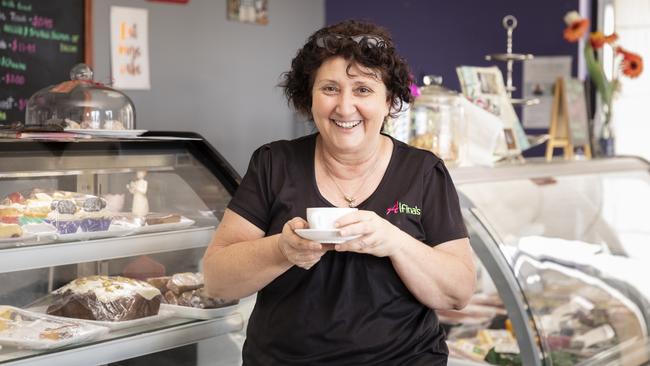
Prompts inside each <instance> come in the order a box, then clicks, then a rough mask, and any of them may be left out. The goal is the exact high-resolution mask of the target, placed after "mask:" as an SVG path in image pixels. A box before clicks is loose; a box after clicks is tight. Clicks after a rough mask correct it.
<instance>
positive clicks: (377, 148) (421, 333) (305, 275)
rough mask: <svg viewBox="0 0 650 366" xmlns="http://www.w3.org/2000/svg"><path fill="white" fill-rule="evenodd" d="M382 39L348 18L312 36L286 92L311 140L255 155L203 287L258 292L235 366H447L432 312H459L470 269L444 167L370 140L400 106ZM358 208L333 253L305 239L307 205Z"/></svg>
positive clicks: (208, 257) (403, 77) (387, 43)
mask: <svg viewBox="0 0 650 366" xmlns="http://www.w3.org/2000/svg"><path fill="white" fill-rule="evenodd" d="M408 75H409V73H408V68H407V66H406V64H405V62H404V61H403V60H402V59H401V58H400V57H399V56H397V54H396V53H395V48H394V46H393V43H392V41H391V39H390V36H389V34H388V33H387V32H386V31H385V30H384V29H382V28H380V27H378V26H375V25H373V24H370V23H361V22H356V21H345V22H342V23H340V24H336V25H333V26H330V27H326V28H324V29H321V30H319V31H317V32H316V33H314V34H313V35H312V36H311V37H310V38H309V39H308V41H307V43H306V44H305V45H304V47H303V48H302V49H300V50H299V51H298V54H297V56H296V57H295V58H294V60H293V62H292V67H291V71H289V72H288V73H286V74H285V79H284V83H283V86H284V88H285V94H286V95H287V97H288V99H289V101H290V103H292V104H293V106H294V107H295V108H296V109H297V110H298V111H300V112H303V113H305V114H306V115H308V116H310V117H311V118H313V121H314V123H315V125H316V127H317V129H318V133H317V134H314V135H311V136H306V137H303V138H299V139H296V140H293V141H277V142H273V143H270V144H267V145H264V146H262V147H261V148H259V149H258V150H257V151H255V153H254V154H253V157H252V159H251V162H250V166H249V168H248V171H247V173H246V175H245V177H244V179H243V180H242V183H241V186H240V187H239V190H238V191H237V193H236V194H235V197H233V200H232V201H231V203H230V204H229V206H228V210H226V212H225V214H224V217H223V219H222V221H221V224H220V225H219V227H218V229H217V231H216V233H215V235H214V239H213V241H212V243H211V245H210V247H209V248H208V250H207V252H206V254H205V257H204V272H205V281H206V288H207V290H208V291H209V293H211V294H212V295H214V296H218V297H221V298H226V299H236V298H242V297H245V296H248V295H250V294H253V293H255V292H258V295H257V302H256V305H255V308H254V310H253V313H252V315H251V318H250V321H249V325H248V329H247V338H246V343H245V345H244V351H243V360H244V364H245V365H348V364H349V365H375V364H376V365H438V364H440V365H443V364H446V360H447V348H446V345H445V342H444V333H443V331H442V329H441V328H440V326H439V325H438V320H437V317H436V314H435V312H434V311H433V310H432V309H460V308H462V307H464V306H465V304H466V303H467V302H468V300H469V298H470V296H471V294H472V292H473V287H474V281H475V279H474V265H473V261H472V256H471V249H470V246H469V241H468V239H467V231H466V229H465V227H464V224H463V220H462V217H461V214H460V209H459V205H458V197H457V194H456V191H455V189H454V187H453V184H452V182H451V179H450V178H449V175H448V173H447V170H446V169H445V167H444V165H443V164H442V162H441V161H440V160H439V159H438V158H436V157H435V156H434V155H433V154H432V153H430V152H427V151H424V150H418V149H415V148H412V147H409V146H407V145H405V144H403V143H401V142H398V141H397V140H394V139H391V138H390V137H388V136H386V135H383V134H381V133H380V130H381V128H382V124H383V122H384V120H385V119H386V118H387V116H389V115H390V114H391V112H395V111H397V110H399V108H400V107H401V101H402V100H403V101H407V102H408V101H410V99H411V96H410V94H409V83H410V79H409V76H408ZM320 206H337V207H357V208H358V209H359V210H358V211H356V212H354V213H351V214H348V215H346V216H344V217H342V218H340V219H339V220H338V225H337V226H338V228H340V235H341V236H352V235H361V237H359V238H358V239H354V240H349V241H347V242H345V243H343V244H339V245H322V244H319V243H316V242H311V241H309V240H306V239H303V238H301V237H299V236H298V235H296V234H295V232H294V230H296V229H301V228H307V227H308V224H307V222H306V221H305V220H304V219H303V217H304V215H305V210H306V208H307V207H320Z"/></svg>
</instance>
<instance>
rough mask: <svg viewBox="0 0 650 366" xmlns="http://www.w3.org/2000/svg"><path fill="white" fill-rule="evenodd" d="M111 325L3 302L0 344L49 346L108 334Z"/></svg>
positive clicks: (23, 346)
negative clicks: (70, 318) (43, 312)
mask: <svg viewBox="0 0 650 366" xmlns="http://www.w3.org/2000/svg"><path fill="white" fill-rule="evenodd" d="M107 331H108V329H106V328H104V327H98V326H95V325H89V324H83V323H80V322H75V321H72V320H70V321H68V320H66V319H61V318H56V317H52V316H48V315H44V314H39V313H34V312H31V311H27V310H23V309H20V308H16V307H13V306H7V305H0V344H1V345H5V346H11V347H18V348H26V349H49V348H55V347H62V346H65V345H68V344H71V343H78V342H82V341H85V340H90V339H93V338H96V337H97V336H99V335H102V334H105V333H106V332H107Z"/></svg>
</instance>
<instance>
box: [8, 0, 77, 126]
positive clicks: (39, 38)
mask: <svg viewBox="0 0 650 366" xmlns="http://www.w3.org/2000/svg"><path fill="white" fill-rule="evenodd" d="M89 8H90V0H47V1H39V0H0V25H1V29H0V126H2V125H8V124H11V123H13V122H19V121H20V122H24V120H25V107H26V105H27V101H28V100H29V97H30V96H31V95H32V94H34V93H35V92H37V91H38V90H40V89H42V88H44V87H46V86H49V85H53V84H58V83H60V82H62V81H65V80H69V78H70V77H69V73H70V69H71V68H72V67H73V66H74V65H75V64H77V63H79V62H90V60H88V59H87V57H85V54H86V53H87V51H88V49H87V48H89V46H88V45H87V44H86V38H87V37H86V34H85V31H86V28H87V26H88V24H87V23H88V22H89V15H90V13H89V11H90V9H89Z"/></svg>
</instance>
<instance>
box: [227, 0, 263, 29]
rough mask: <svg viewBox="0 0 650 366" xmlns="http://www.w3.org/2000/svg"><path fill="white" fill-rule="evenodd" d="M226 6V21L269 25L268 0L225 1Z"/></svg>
mask: <svg viewBox="0 0 650 366" xmlns="http://www.w3.org/2000/svg"><path fill="white" fill-rule="evenodd" d="M226 2H227V4H228V20H232V21H236V22H243V23H252V24H261V25H266V24H269V16H268V13H269V12H268V0H226Z"/></svg>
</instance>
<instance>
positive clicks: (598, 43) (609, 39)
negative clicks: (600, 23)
mask: <svg viewBox="0 0 650 366" xmlns="http://www.w3.org/2000/svg"><path fill="white" fill-rule="evenodd" d="M617 39H618V34H616V33H612V34H610V35H609V36H606V35H605V34H603V32H593V33H591V35H590V36H589V41H590V42H591V47H593V48H594V49H596V50H597V49H599V48H601V47H603V45H604V44H605V43H607V44H610V45H611V44H612V43H614V42H616V40H617Z"/></svg>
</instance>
